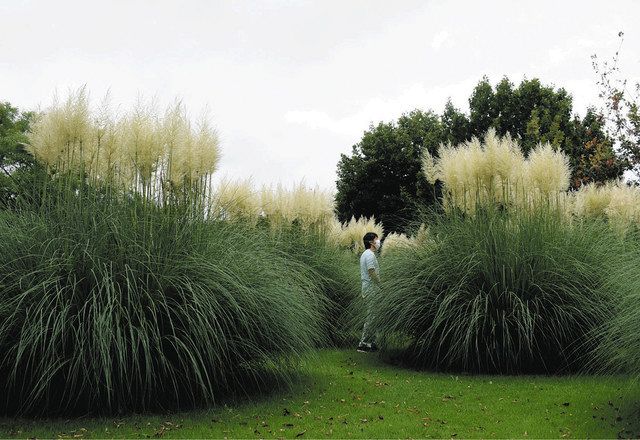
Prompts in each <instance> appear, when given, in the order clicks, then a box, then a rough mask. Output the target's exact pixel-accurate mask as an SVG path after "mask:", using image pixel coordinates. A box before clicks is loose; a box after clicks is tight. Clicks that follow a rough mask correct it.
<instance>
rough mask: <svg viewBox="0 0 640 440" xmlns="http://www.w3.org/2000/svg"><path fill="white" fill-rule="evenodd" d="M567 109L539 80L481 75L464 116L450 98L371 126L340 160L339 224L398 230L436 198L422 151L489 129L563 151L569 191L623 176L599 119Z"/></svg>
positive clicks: (560, 94) (562, 95)
mask: <svg viewBox="0 0 640 440" xmlns="http://www.w3.org/2000/svg"><path fill="white" fill-rule="evenodd" d="M572 109H573V103H572V98H571V95H570V94H569V93H567V91H566V90H564V89H563V88H557V89H556V88H554V87H553V86H546V85H543V84H542V83H541V82H540V81H539V80H538V79H531V80H527V79H525V80H523V81H522V82H521V83H520V84H519V85H518V86H517V87H516V86H514V84H513V83H512V82H511V81H509V79H508V78H503V79H502V80H501V81H500V82H499V83H498V84H497V85H496V86H495V87H493V86H492V85H491V83H490V82H489V80H488V79H487V78H486V77H485V78H483V79H482V80H481V81H480V82H479V83H478V84H477V85H476V87H475V88H474V90H473V92H472V94H471V96H470V98H469V113H468V114H466V113H463V112H462V111H460V110H459V109H457V108H455V107H454V106H453V104H452V103H451V101H449V102H447V104H446V105H445V108H444V111H443V113H442V114H441V115H438V114H436V113H434V112H433V111H431V110H414V111H412V112H410V113H407V114H404V115H402V116H400V118H399V119H398V120H397V121H393V122H380V123H379V124H378V125H371V126H370V127H369V129H368V130H367V131H365V133H364V135H363V137H362V139H361V140H360V142H358V143H357V144H356V145H354V146H353V148H352V153H351V155H350V156H349V155H345V154H343V155H342V156H341V158H340V161H339V163H338V170H337V175H338V180H337V182H336V184H337V194H336V214H337V215H338V218H339V219H340V220H341V221H347V220H349V219H350V218H351V217H352V216H355V217H356V218H359V217H360V216H367V217H369V216H375V217H376V219H378V220H380V221H382V223H383V225H384V226H385V229H386V231H387V232H403V231H404V230H405V228H406V227H407V225H408V224H409V223H410V222H411V221H412V220H413V219H414V218H415V216H416V213H417V211H418V210H419V209H420V207H421V206H424V205H425V204H426V205H429V204H433V202H434V201H435V198H436V195H437V194H438V191H437V188H433V187H431V185H430V184H429V183H427V182H426V179H425V177H424V175H423V174H422V171H421V169H420V158H421V156H422V152H423V150H424V149H425V148H426V149H427V150H428V151H429V152H430V153H431V154H432V155H434V156H437V149H438V147H439V145H440V144H441V143H451V144H454V145H455V144H458V143H461V142H464V141H467V140H470V139H471V138H472V137H473V136H477V137H480V136H482V135H483V134H484V133H485V132H486V131H487V130H488V129H489V128H494V129H495V130H496V132H497V133H498V134H499V135H501V136H503V135H505V134H507V133H509V134H511V136H513V137H515V138H518V139H519V140H520V144H521V146H522V150H523V152H524V154H525V155H526V154H527V153H528V152H529V151H530V150H531V149H532V148H533V147H534V146H535V145H537V144H538V143H540V142H543V143H544V142H549V143H551V144H552V145H553V146H555V147H556V148H559V149H561V150H562V151H564V152H565V153H566V154H567V155H568V156H569V158H570V161H571V168H572V179H571V186H572V187H573V188H578V187H580V186H581V185H583V184H585V183H588V182H602V181H605V180H608V179H611V178H616V177H619V176H621V175H622V173H623V172H624V170H625V168H626V162H625V161H624V160H621V158H620V157H618V156H617V155H616V154H615V152H614V149H613V145H612V140H611V139H610V137H609V136H608V135H607V134H606V131H605V127H604V124H605V122H604V120H603V119H602V117H601V116H599V115H598V114H597V113H596V112H595V111H594V110H592V109H589V110H588V111H587V113H586V114H585V115H584V116H583V117H580V116H579V115H574V114H572Z"/></svg>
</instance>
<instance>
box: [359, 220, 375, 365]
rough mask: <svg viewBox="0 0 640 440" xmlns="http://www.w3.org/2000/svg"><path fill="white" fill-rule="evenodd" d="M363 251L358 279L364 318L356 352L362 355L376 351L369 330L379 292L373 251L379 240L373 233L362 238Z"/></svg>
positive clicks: (371, 333)
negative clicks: (360, 283) (359, 280)
mask: <svg viewBox="0 0 640 440" xmlns="http://www.w3.org/2000/svg"><path fill="white" fill-rule="evenodd" d="M362 241H363V242H364V247H365V251H364V252H363V253H362V255H361V256H360V279H361V280H362V298H363V299H364V303H365V308H366V317H365V322H364V327H363V329H362V338H361V339H360V343H359V344H358V351H359V352H362V353H366V352H370V351H377V350H378V347H377V346H376V341H375V331H373V330H372V329H371V321H372V319H373V313H374V312H373V303H374V299H375V296H376V295H377V294H378V292H379V290H380V266H378V259H377V258H376V254H375V251H377V250H378V249H380V239H379V238H378V234H376V233H375V232H367V233H366V234H365V235H364V237H363V238H362Z"/></svg>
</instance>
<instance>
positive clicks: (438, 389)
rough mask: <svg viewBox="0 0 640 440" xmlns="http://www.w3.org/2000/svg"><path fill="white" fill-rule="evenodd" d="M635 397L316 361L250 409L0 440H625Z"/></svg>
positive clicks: (20, 426) (14, 433)
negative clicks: (622, 439)
mask: <svg viewBox="0 0 640 440" xmlns="http://www.w3.org/2000/svg"><path fill="white" fill-rule="evenodd" d="M638 396H640V386H639V385H638V384H637V383H636V384H633V383H632V382H630V381H629V380H628V379H626V378H625V377H623V376H616V377H590V376H571V377H567V376H565V377H549V376H466V375H459V376H455V375H449V374H441V373H437V374H434V373H427V372H416V371H412V370H403V369H399V368H396V367H392V366H389V365H387V364H384V363H383V362H382V361H380V360H379V359H378V358H377V356H375V355H373V354H360V353H356V352H355V351H351V350H343V351H322V352H320V354H319V355H318V357H317V358H315V359H312V360H309V361H308V365H307V375H306V376H305V378H304V379H302V380H301V381H299V382H297V383H296V384H295V385H294V386H293V388H292V389H291V390H288V391H281V392H277V393H274V394H272V395H271V396H269V397H263V398H261V399H259V400H256V399H255V398H252V399H248V398H247V399H245V401H243V402H242V401H236V402H235V403H233V402H227V405H221V406H217V407H214V408H211V409H207V410H195V411H191V412H182V413H167V414H157V415H134V416H128V417H123V418H113V417H112V418H95V419H93V418H81V419H71V420H65V419H57V420H43V419H40V420H27V419H7V418H5V419H0V437H2V438H4V437H7V438H27V437H29V438H32V437H38V438H44V437H49V438H58V437H62V438H98V437H101V438H104V437H109V438H125V437H126V438H158V437H162V438H205V437H219V438H221V437H229V438H236V437H242V438H279V437H285V438H296V437H298V438H325V437H335V438H363V437H377V438H379V437H393V438H398V437H403V438H407V437H414V438H415V437H422V438H428V437H457V438H468V437H476V438H478V437H483V438H501V437H530V438H562V437H565V438H575V437H579V438H584V437H590V438H603V437H606V438H615V437H616V436H623V437H626V436H631V437H633V436H638V435H640V425H639V424H638V421H637V420H638V408H640V401H638V399H637V397H638ZM634 397H635V399H634ZM633 423H635V425H634V424H633Z"/></svg>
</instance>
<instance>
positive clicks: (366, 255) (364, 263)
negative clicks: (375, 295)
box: [360, 249, 380, 292]
mask: <svg viewBox="0 0 640 440" xmlns="http://www.w3.org/2000/svg"><path fill="white" fill-rule="evenodd" d="M369 269H375V271H376V274H377V275H378V276H380V266H378V259H377V258H376V254H375V253H374V252H373V251H372V250H371V249H367V250H366V251H364V252H363V253H362V255H361V256H360V279H361V280H362V291H363V292H366V291H368V290H370V289H371V288H373V287H374V284H373V281H372V280H371V277H370V276H369Z"/></svg>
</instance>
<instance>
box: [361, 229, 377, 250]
mask: <svg viewBox="0 0 640 440" xmlns="http://www.w3.org/2000/svg"><path fill="white" fill-rule="evenodd" d="M376 238H378V234H376V233H375V232H367V233H366V234H364V237H362V241H363V242H364V248H365V249H369V248H370V247H371V243H372V242H373V240H375V239H376Z"/></svg>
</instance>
